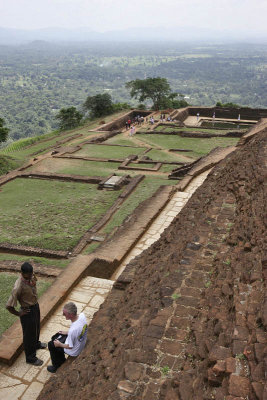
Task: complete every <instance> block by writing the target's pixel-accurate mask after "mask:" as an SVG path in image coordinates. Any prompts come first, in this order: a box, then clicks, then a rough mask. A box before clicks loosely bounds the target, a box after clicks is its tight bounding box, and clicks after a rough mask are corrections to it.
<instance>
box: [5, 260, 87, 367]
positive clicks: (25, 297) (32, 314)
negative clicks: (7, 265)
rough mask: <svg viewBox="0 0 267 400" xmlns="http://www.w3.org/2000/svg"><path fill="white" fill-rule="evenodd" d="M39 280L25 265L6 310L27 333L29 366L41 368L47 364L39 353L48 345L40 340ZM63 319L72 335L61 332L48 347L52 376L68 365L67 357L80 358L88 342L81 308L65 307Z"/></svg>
mask: <svg viewBox="0 0 267 400" xmlns="http://www.w3.org/2000/svg"><path fill="white" fill-rule="evenodd" d="M36 283H37V278H36V276H35V274H34V272H33V267H32V265H31V264H30V263H28V262H25V263H23V264H22V266H21V274H20V276H19V278H18V279H17V280H16V282H15V284H14V287H13V290H12V293H11V296H10V297H9V299H8V301H7V304H6V309H7V310H8V311H9V312H10V313H11V314H14V315H16V316H18V317H20V322H21V326H22V332H23V346H24V352H25V356H26V363H28V364H32V365H34V366H41V365H42V364H43V360H41V359H39V358H38V357H37V355H36V351H37V350H39V349H45V348H46V347H47V343H43V342H41V341H40V340H39V336H40V308H39V304H38V299H37V290H36ZM18 302H19V304H20V309H19V311H17V310H16V307H17V303H18ZM63 315H64V316H65V318H66V320H70V321H71V325H70V329H69V330H68V331H59V332H57V333H56V334H55V335H53V336H52V338H51V341H50V342H49V343H48V349H49V352H50V356H51V361H52V365H49V366H48V367H47V370H48V371H49V372H51V373H54V372H56V371H57V369H58V368H59V367H60V366H61V365H62V364H63V363H64V362H65V360H66V355H69V356H72V357H76V356H78V355H79V354H80V353H81V351H82V350H83V348H84V346H85V343H86V338H87V322H86V317H85V315H84V313H80V315H78V313H77V307H76V305H75V304H74V303H72V302H70V303H67V304H65V305H64V307H63Z"/></svg>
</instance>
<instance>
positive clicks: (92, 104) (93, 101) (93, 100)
mask: <svg viewBox="0 0 267 400" xmlns="http://www.w3.org/2000/svg"><path fill="white" fill-rule="evenodd" d="M83 108H84V109H85V110H87V111H90V116H91V117H93V118H95V117H102V116H104V115H108V114H112V112H113V103H112V100H111V96H110V94H108V93H103V94H97V95H95V96H88V97H87V99H86V100H85V102H84V105H83Z"/></svg>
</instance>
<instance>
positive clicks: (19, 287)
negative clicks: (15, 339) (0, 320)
mask: <svg viewBox="0 0 267 400" xmlns="http://www.w3.org/2000/svg"><path fill="white" fill-rule="evenodd" d="M36 282H37V278H36V276H35V275H34V273H33V267H32V265H31V264H30V263H28V262H25V263H23V264H22V266H21V275H20V277H19V278H18V279H17V280H16V282H15V285H14V287H13V290H12V294H11V296H10V297H9V299H8V302H7V304H6V309H7V310H8V311H9V312H10V313H11V314H14V315H17V316H18V317H20V322H21V326H22V332H23V346H24V351H25V355H26V363H28V364H32V365H35V366H37V367H39V366H40V365H42V364H43V361H42V360H40V359H39V358H37V357H36V350H38V349H45V348H46V347H47V344H46V343H41V342H40V340H39V335H40V309H39V304H38V300H37V290H36ZM17 302H19V303H20V306H21V307H20V310H19V311H17V310H16V309H15V307H16V306H17Z"/></svg>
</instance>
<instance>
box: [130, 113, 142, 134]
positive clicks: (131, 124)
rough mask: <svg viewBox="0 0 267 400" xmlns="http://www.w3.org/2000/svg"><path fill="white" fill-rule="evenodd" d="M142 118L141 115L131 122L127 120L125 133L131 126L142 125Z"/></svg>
mask: <svg viewBox="0 0 267 400" xmlns="http://www.w3.org/2000/svg"><path fill="white" fill-rule="evenodd" d="M144 120H145V119H144V117H143V116H141V115H137V116H136V117H134V118H133V119H132V120H131V119H130V118H129V119H128V120H127V121H126V122H125V128H126V131H127V130H128V129H131V127H132V126H134V125H142V123H143V122H144Z"/></svg>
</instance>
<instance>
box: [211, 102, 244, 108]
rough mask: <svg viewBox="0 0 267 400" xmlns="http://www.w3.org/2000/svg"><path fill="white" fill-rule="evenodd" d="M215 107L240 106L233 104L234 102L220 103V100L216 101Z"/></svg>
mask: <svg viewBox="0 0 267 400" xmlns="http://www.w3.org/2000/svg"><path fill="white" fill-rule="evenodd" d="M216 107H226V108H240V106H239V105H238V104H235V103H222V102H221V101H218V102H217V103H216Z"/></svg>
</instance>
